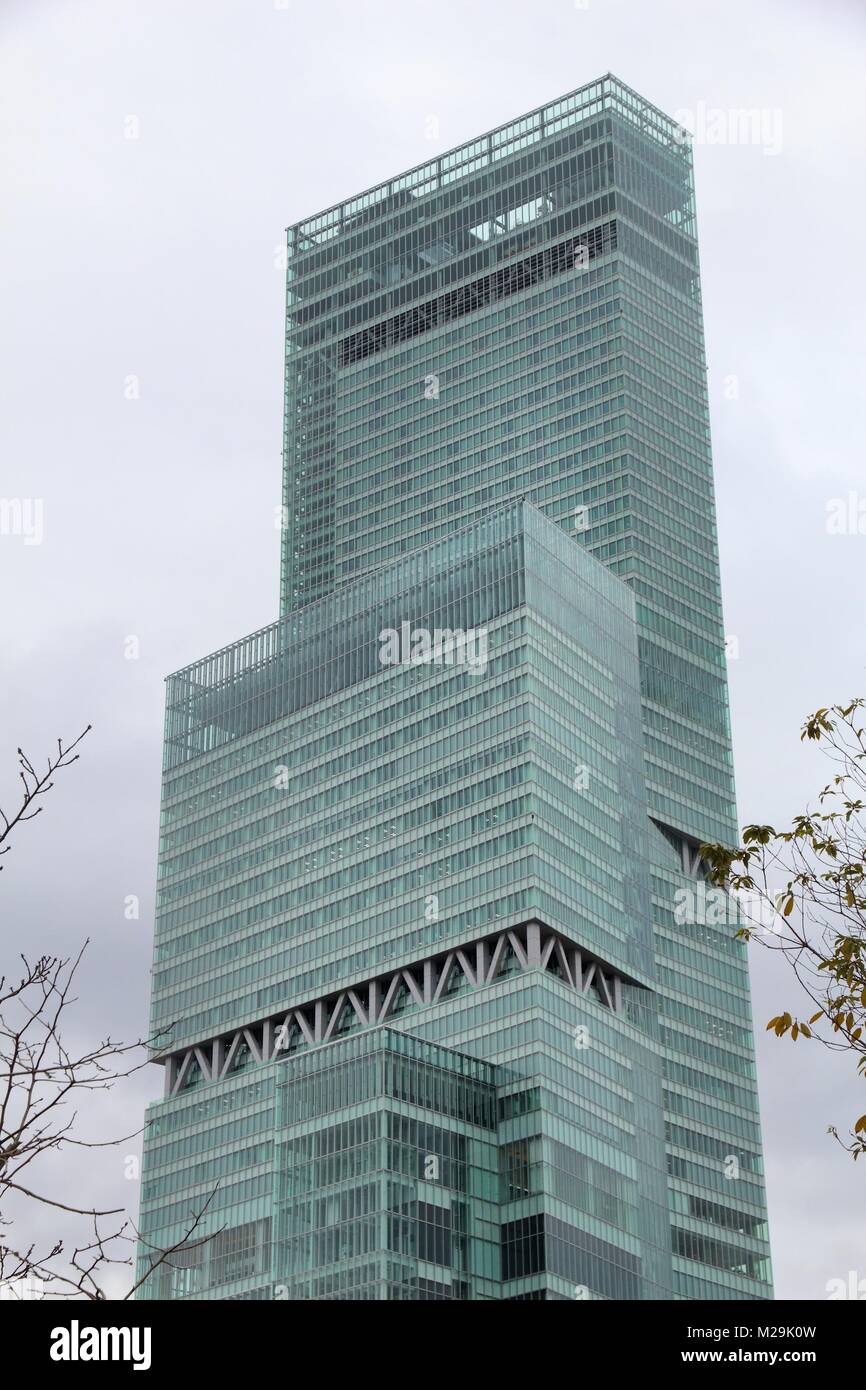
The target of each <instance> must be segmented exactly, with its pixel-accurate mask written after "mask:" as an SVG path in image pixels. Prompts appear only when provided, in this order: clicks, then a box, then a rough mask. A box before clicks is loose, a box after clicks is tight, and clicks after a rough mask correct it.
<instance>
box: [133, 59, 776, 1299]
mask: <svg viewBox="0 0 866 1390" xmlns="http://www.w3.org/2000/svg"><path fill="white" fill-rule="evenodd" d="M287 249H288V274H287V332H286V401H285V441H284V458H285V471H284V497H283V504H284V505H283V556H282V616H281V618H280V619H279V620H278V621H277V622H276V623H274V624H273V625H272V626H271V627H268V628H265V629H263V630H262V631H260V632H258V633H255V634H253V635H252V636H251V637H248V638H245V639H244V640H243V641H241V642H238V643H235V644H234V645H233V646H231V647H228V648H225V649H224V650H223V651H221V652H217V653H215V654H214V655H212V656H210V657H207V658H205V659H204V660H202V661H199V662H196V663H195V664H194V665H192V666H190V667H187V668H186V669H185V670H183V671H180V672H178V673H176V674H175V675H173V676H171V677H170V678H169V681H168V694H167V717H166V744H165V773H164V785H163V803H162V837H161V848H160V867H159V892H158V904H157V924H156V937H155V947H154V970H153V1005H152V1030H153V1032H154V1034H155V1035H156V1034H159V1035H160V1036H161V1047H160V1050H159V1053H158V1057H159V1060H161V1061H162V1063H163V1065H164V1067H165V1076H166V1091H165V1098H164V1099H163V1100H161V1101H159V1102H157V1103H156V1104H154V1105H153V1106H151V1107H150V1109H149V1111H148V1118H147V1128H146V1143H145V1159H144V1170H143V1186H142V1207H141V1227H142V1233H143V1237H144V1246H143V1248H144V1250H147V1249H148V1248H150V1247H155V1248H165V1247H168V1246H170V1245H173V1244H174V1243H175V1242H176V1241H177V1240H178V1239H180V1238H181V1236H182V1235H183V1232H184V1229H185V1223H186V1224H187V1225H188V1223H189V1220H190V1218H191V1215H192V1214H193V1213H194V1212H195V1211H196V1210H197V1209H199V1208H200V1207H201V1205H202V1204H203V1203H204V1202H205V1200H206V1199H207V1198H208V1196H209V1194H214V1195H213V1196H212V1197H211V1201H210V1204H209V1206H208V1209H207V1212H206V1215H205V1217H204V1219H203V1222H202V1225H201V1227H200V1228H199V1230H198V1231H197V1234H199V1235H200V1234H201V1233H202V1231H204V1232H208V1231H218V1232H219V1233H218V1234H216V1235H215V1236H214V1238H213V1239H212V1240H210V1241H208V1242H206V1243H205V1244H203V1245H196V1246H195V1247H194V1248H190V1249H189V1250H183V1251H181V1252H180V1253H179V1254H176V1255H174V1256H172V1258H171V1261H170V1263H169V1264H168V1265H165V1266H163V1267H162V1268H161V1270H160V1271H159V1272H158V1273H157V1275H155V1276H154V1277H153V1278H152V1279H151V1280H150V1281H149V1283H148V1285H147V1286H146V1288H145V1296H150V1297H193V1298H196V1297H197V1298H288V1299H349V1298H362V1299H436V1298H439V1299H520V1300H526V1299H545V1298H575V1297H578V1298H646V1299H653V1298H668V1297H685V1298H693V1299H715V1298H744V1297H745V1298H768V1297H771V1296H772V1294H771V1286H770V1282H769V1280H770V1271H769V1255H768V1245H767V1232H766V1210H765V1200H764V1191H763V1178H762V1162H761V1142H760V1126H759V1117H758V1109H757V1099H756V1087H755V1068H754V1053H753V1043H752V1033H751V1017H750V1003H749V986H748V972H747V966H746V960H745V954H744V952H745V948H744V947H743V946H742V944H741V943H739V942H737V941H735V939H734V930H735V928H734V926H733V925H731V923H730V921H727V920H724V919H725V917H726V915H727V913H726V911H723V912H722V913H719V911H718V910H715V911H713V912H707V911H706V910H705V904H706V902H707V899H708V895H707V893H706V892H705V891H704V889H703V885H702V883H701V879H702V876H703V869H702V866H701V862H700V856H699V854H698V847H699V845H700V844H701V843H702V842H704V841H707V840H723V841H726V842H732V841H733V840H734V838H735V836H736V818H735V815H736V813H735V804H734V788H733V774H732V759H731V748H730V734H729V723H728V707H727V684H726V674H725V640H724V630H723V626H722V614H721V600H720V587H719V573H718V553H717V546H716V535H715V512H714V499H713V477H712V460H711V451H710V440H709V425H708V408H707V395H706V380H705V361H704V347H703V327H702V315H701V302H700V282H699V267H698V251H697V241H696V233H695V214H694V196H693V183H692V165H691V152H690V148H689V145H688V142H687V140H686V139H685V138H684V133H683V132H682V131H681V130H680V129H679V128H678V127H677V126H676V125H675V124H674V123H673V122H672V121H671V120H669V119H668V117H666V116H665V115H663V114H662V113H661V112H660V111H658V110H656V109H655V108H654V107H652V106H651V105H649V104H648V103H647V102H645V101H644V100H643V99H642V98H640V97H639V96H638V95H637V94H636V93H634V92H632V91H631V90H630V89H629V88H627V87H625V86H624V85H623V84H622V83H620V82H619V81H618V80H617V79H615V78H613V77H611V76H607V77H605V78H603V79H601V80H600V81H598V82H595V83H592V84H591V85H589V86H587V87H584V88H581V89H580V90H579V91H577V92H575V93H573V94H571V95H570V96H567V97H564V98H562V99H561V100H559V101H557V102H554V103H553V104H552V105H550V106H547V107H544V108H543V109H541V110H538V111H535V112H532V113H530V114H529V115H527V116H524V117H521V118H520V119H519V120H517V121H515V122H513V123H511V124H510V125H508V126H506V127H503V128H501V129H498V130H494V131H492V132H490V133H489V134H487V135H484V136H481V137H480V138H479V139H477V140H474V141H472V142H471V143H470V144H468V145H465V146H463V147H461V148H460V149H457V150H454V151H451V152H450V153H448V154H445V155H442V156H441V157H439V158H437V159H435V160H432V161H430V162H429V163H427V164H425V165H423V166H421V167H419V168H418V169H415V170H412V171H410V172H409V173H407V174H404V175H401V176H400V177H398V178H395V179H392V180H389V181H388V182H387V183H384V184H382V185H380V186H378V187H377V188H374V189H372V190H370V191H369V192H368V193H365V194H363V195H361V196H360V197H357V198H353V199H352V200H350V201H349V202H346V203H343V204H340V205H339V206H338V207H336V208H332V209H330V210H329V211H327V212H325V213H322V214H321V215H319V216H317V217H314V218H311V219H309V220H307V221H305V222H302V223H299V224H297V225H296V226H293V227H291V228H289V230H288V248H287ZM716 908H717V904H716ZM720 917H721V919H722V920H720ZM215 1189H216V1190H215Z"/></svg>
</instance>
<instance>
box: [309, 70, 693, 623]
mask: <svg viewBox="0 0 866 1390" xmlns="http://www.w3.org/2000/svg"><path fill="white" fill-rule="evenodd" d="M624 217H625V218H627V219H628V222H629V226H630V228H631V229H632V230H633V232H634V233H635V234H638V235H639V234H641V231H642V233H643V235H649V236H651V237H652V239H653V241H654V243H655V250H656V251H657V257H656V259H657V261H658V262H660V263H661V264H662V273H663V274H666V275H667V276H668V277H669V278H673V279H674V280H675V281H676V282H677V284H678V286H679V287H680V288H681V289H682V290H683V291H684V292H685V293H686V294H688V295H696V294H697V281H696V275H697V246H696V242H695V225H694V199H693V190H692V173H691V151H690V148H689V145H688V142H687V140H686V138H685V134H684V132H683V131H682V129H681V128H680V127H678V126H677V125H676V124H675V123H674V122H673V121H672V120H671V119H670V118H669V117H667V116H665V115H664V114H663V113H662V112H661V111H659V110H658V109H657V108H656V107H654V106H651V105H650V104H649V103H648V102H646V101H645V100H644V99H643V98H642V97H640V96H638V94H637V93H635V92H633V91H632V90H631V89H630V88H628V87H626V86H625V85H624V84H623V83H621V82H619V81H618V80H617V79H616V78H615V77H613V76H611V75H610V74H608V75H607V76H605V77H603V78H601V79H600V80H599V81H596V82H592V83H590V84H589V85H587V86H585V87H581V88H580V89H579V90H577V91H575V92H573V93H571V94H570V95H568V96H564V97H562V98H560V99H559V100H558V101H555V102H552V103H550V104H549V105H547V106H544V107H541V108H539V109H538V110H536V111H532V112H530V113H528V114H527V115H525V116H522V117H520V118H519V119H518V120H515V121H511V122H510V123H509V124H508V125H505V126H501V127H499V128H498V129H496V130H492V131H490V132H488V133H487V134H485V135H482V136H480V137H479V138H478V139H475V140H472V141H471V142H469V143H468V144H466V145H462V146H460V147H459V148H457V149H454V150H451V151H449V152H448V153H446V154H443V155H441V156H439V157H438V158H437V159H434V160H430V161H429V162H428V163H425V164H423V165H419V166H418V167H417V168H415V169H412V170H410V171H409V172H408V173H404V174H401V175H399V176H398V177H396V178H393V179H390V180H388V181H387V182H386V183H382V184H379V185H378V186H377V187H375V188H372V189H370V190H369V191H368V192H366V193H362V194H361V195H360V196H358V197H356V198H352V199H350V200H348V201H346V202H343V203H340V204H338V205H337V206H335V207H333V208H330V209H328V210H327V211H326V212H323V213H320V214H319V215H318V216H316V217H312V218H308V219H306V220H305V221H303V222H299V223H297V224H296V225H295V226H292V227H290V228H289V229H288V233H287V237H288V247H287V250H288V272H287V285H286V297H287V309H286V377H285V431H284V496H283V502H284V513H283V516H284V522H285V525H284V530H283V555H282V611H283V612H284V613H286V612H289V611H291V610H293V609H296V608H300V607H303V606H305V605H306V604H308V603H311V602H313V601H314V600H316V599H318V598H321V597H323V596H324V595H325V594H328V593H330V592H331V591H332V590H333V589H334V588H335V587H337V586H338V585H339V584H341V583H344V582H345V581H346V580H347V579H350V578H353V577H355V576H356V575H357V574H359V573H361V572H363V571H364V570H365V569H368V568H371V567H375V566H376V565H377V564H381V563H385V562H387V561H388V560H391V559H393V558H395V557H396V556H397V555H398V554H400V553H402V552H403V551H404V550H407V549H411V548H414V546H416V545H418V544H425V543H428V542H430V541H432V540H435V539H438V538H439V537H440V536H442V535H444V534H446V533H447V531H448V530H449V529H451V528H452V527H453V526H454V525H458V526H462V525H467V524H470V523H471V522H472V521H473V520H475V519H476V517H477V515H478V514H479V512H480V511H482V510H483V509H484V508H486V507H487V506H488V505H489V503H490V501H491V500H493V499H494V497H495V500H496V502H497V503H502V502H505V501H507V500H509V498H510V497H511V496H517V495H520V494H521V493H522V492H527V495H530V496H532V497H533V500H535V501H536V502H537V503H538V505H539V506H541V507H542V508H543V509H544V510H548V511H549V512H550V513H551V514H553V515H554V516H556V512H557V509H556V508H555V507H554V508H549V507H547V506H546V501H547V499H546V498H545V497H544V496H543V495H539V494H538V492H537V490H534V489H533V488H532V479H531V478H530V477H527V469H526V468H525V467H523V466H521V465H518V466H516V467H515V466H508V467H507V468H506V469H505V470H504V471H503V469H501V468H497V458H496V455H497V453H499V454H502V453H503V451H502V450H497V444H498V443H499V437H501V425H502V421H501V420H497V419H491V420H489V421H486V420H483V419H479V416H480V415H482V414H483V412H484V410H485V408H487V409H488V413H490V407H493V409H494V410H496V409H497V408H498V402H495V401H494V400H493V398H492V397H490V398H488V394H487V390H486V388H488V387H489V384H490V383H489V380H488V377H489V373H490V369H489V367H488V365H487V363H485V362H484V361H483V360H481V359H478V370H477V372H474V373H473V371H472V358H474V357H475V356H476V353H477V336H478V330H479V328H480V327H481V326H482V325H485V324H486V325H491V326H492V329H493V331H494V332H496V331H497V325H498V324H500V323H503V322H504V321H503V314H502V312H501V310H503V309H505V308H506V307H508V308H509V309H510V317H511V319H512V320H513V318H514V315H515V313H519V310H520V307H521V306H522V305H524V304H526V301H527V292H528V291H530V290H531V289H532V288H533V287H536V288H537V287H539V286H542V287H544V286H547V287H549V289H550V291H551V294H550V295H548V296H547V297H548V299H549V298H551V297H552V294H553V292H554V288H555V286H556V285H557V282H558V281H561V280H562V278H563V277H569V276H572V273H573V272H574V271H575V270H577V271H578V272H581V273H583V278H584V279H585V281H586V283H587V285H589V284H590V283H591V281H590V277H589V275H588V273H587V272H589V270H590V269H591V268H592V267H593V266H594V263H595V262H598V261H601V260H602V259H603V258H605V257H610V255H611V254H612V253H613V252H614V251H615V250H616V248H617V247H621V246H622V245H623V235H624V233H625V238H626V241H627V240H628V231H626V230H625V228H624V227H623V226H622V219H623V218H624ZM596 278H597V277H593V279H596ZM508 301H512V303H511V304H510V305H509V304H508ZM531 308H532V305H530V306H529V307H528V309H527V312H531ZM576 309H577V312H579V310H580V306H576ZM498 311H499V312H498ZM586 317H587V319H589V317H590V313H589V312H588V313H587V315H586ZM570 327H571V330H572V331H573V330H574V328H575V327H576V325H575V323H573V322H572V323H571V325H570ZM568 330H569V326H568V325H567V324H562V323H560V324H559V326H557V327H553V326H552V327H550V328H548V329H547V331H546V332H542V333H541V334H540V335H539V338H540V341H539V343H538V344H536V347H537V348H538V349H539V351H537V352H536V354H535V358H536V359H537V360H536V361H535V367H536V369H537V370H540V372H541V373H542V374H544V369H545V366H546V365H547V357H550V358H551V360H552V358H553V356H555V355H558V353H559V349H558V348H557V340H561V339H562V338H563V337H567V333H568ZM506 336H507V337H512V338H513V343H512V344H511V345H509V344H508V343H507V342H505V341H504V339H503V343H502V348H501V351H500V354H499V355H500V356H501V357H502V356H504V355H505V354H506V353H507V351H508V349H509V346H512V347H513V349H514V350H515V351H516V350H517V348H518V346H519V345H518V341H517V337H518V335H517V334H516V333H511V334H507V335H506ZM401 348H403V349H406V350H404V351H401V350H400V349H401ZM455 352H456V353H457V354H458V355H459V354H461V352H462V356H463V358H464V363H463V366H464V370H463V373H462V376H463V390H462V394H461V397H460V400H459V401H458V399H457V395H456V392H454V391H453V390H452V389H451V388H452V387H453V386H454V385H455V384H456V380H455V377H456V374H455V373H454V372H453V371H451V373H450V375H451V378H452V379H451V380H450V381H449V380H448V376H449V366H450V367H452V368H453V367H454V366H456V365H457V362H456V361H455V358H454V355H453V354H454V353H455ZM449 354H450V356H449ZM372 359H375V361H374V360H372ZM524 375H525V373H524ZM371 382H373V383H375V384H374V385H373V387H372V389H371ZM395 384H396V390H397V391H398V392H400V393H402V398H401V403H400V408H399V409H398V410H397V412H396V417H397V418H396V419H395V420H394V422H393V423H392V422H391V420H390V419H389V420H388V429H387V431H386V432H385V435H384V437H381V432H380V431H378V430H377V429H376V426H377V424H378V423H383V421H382V420H381V417H382V416H383V414H385V413H386V412H387V411H388V406H389V402H388V401H387V400H386V399H385V398H386V396H387V394H388V390H389V389H390V388H392V387H395ZM522 385H523V387H524V388H525V387H528V386H529V383H528V382H526V381H524V382H523V383H522ZM520 387H521V383H520V382H519V381H518V382H517V383H516V384H515V391H514V392H512V395H513V396H515V395H516V403H515V405H514V406H512V408H511V410H510V411H509V414H511V415H520V413H521V412H522V410H523V408H524V406H526V407H527V408H528V407H529V406H530V405H531V404H534V403H536V402H534V401H533V400H532V398H531V396H529V398H528V399H526V400H523V401H521V399H520ZM449 393H450V394H449ZM525 394H526V395H528V394H529V393H528V392H526V393H525ZM536 395H537V392H536ZM446 401H447V404H448V411H449V412H450V411H451V409H452V407H453V408H456V410H457V412H458V415H459V417H460V418H459V419H457V418H452V417H451V415H450V414H446V412H443V411H441V410H440V411H436V410H434V409H431V408H430V406H431V405H433V404H435V405H438V404H440V403H445V402H446ZM514 424H515V421H514V420H512V422H511V431H512V432H513V429H514ZM475 426H478V428H475ZM437 431H438V433H437ZM498 435H499V437H497V436H498ZM580 444H581V441H580V440H579V439H578V440H577V441H576V447H575V448H574V449H573V450H572V451H571V453H570V455H569V459H568V461H567V464H566V467H565V469H564V471H565V472H571V473H572V474H574V473H575V472H576V469H577V466H578V464H579V462H580ZM428 445H429V447H428ZM556 471H557V473H561V472H562V471H563V468H562V467H561V466H557V470H556ZM500 473H501V474H502V476H499V475H500ZM499 484H504V485H502V486H499ZM571 491H573V490H571V489H569V492H571ZM474 494H478V496H477V497H475V496H474ZM576 495H577V494H575V496H576ZM558 500H560V501H566V502H567V503H568V504H569V505H571V506H572V510H573V506H574V505H576V502H575V499H574V498H572V497H571V496H570V495H569V497H568V498H567V499H566V498H565V497H564V495H563V497H561V498H559V499H558ZM587 539H588V538H587Z"/></svg>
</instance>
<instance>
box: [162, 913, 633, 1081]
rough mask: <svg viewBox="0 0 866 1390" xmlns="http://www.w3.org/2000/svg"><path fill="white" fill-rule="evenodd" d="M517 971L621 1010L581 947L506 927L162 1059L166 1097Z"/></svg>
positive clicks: (613, 978)
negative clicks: (243, 1058)
mask: <svg viewBox="0 0 866 1390" xmlns="http://www.w3.org/2000/svg"><path fill="white" fill-rule="evenodd" d="M506 963H507V966H508V971H509V973H510V972H511V971H514V970H518V971H522V970H544V971H547V972H548V973H550V974H554V975H557V976H558V977H559V978H560V979H562V980H563V981H564V982H565V983H566V984H568V985H570V986H571V988H572V989H574V990H575V991H576V992H577V993H578V994H581V995H585V996H589V995H592V996H593V997H594V998H595V999H596V1000H597V1002H599V1003H600V1004H602V1005H603V1006H604V1007H606V1008H608V1009H611V1010H612V1011H613V1012H614V1013H620V1012H621V1011H622V985H623V978H624V977H623V976H622V975H620V974H619V973H618V972H617V971H616V970H615V969H614V968H613V967H612V966H609V965H605V964H604V963H603V962H602V961H600V960H599V959H597V958H596V957H594V956H589V955H587V953H586V952H585V951H582V950H581V949H580V948H579V947H577V946H575V945H574V944H573V942H570V941H569V940H568V939H567V938H566V937H564V936H562V935H561V934H560V933H559V932H556V931H553V930H552V928H550V927H546V926H544V925H543V924H542V923H540V922H528V923H525V924H524V925H522V926H519V927H510V928H506V929H505V930H503V931H500V932H497V933H495V934H494V935H492V936H485V937H481V938H480V939H479V940H477V941H473V942H470V943H469V944H467V945H463V946H458V947H455V948H454V949H453V950H448V951H441V952H439V953H438V954H437V955H434V956H430V957H428V958H427V959H425V960H420V961H416V962H413V964H411V965H407V966H400V967H399V968H398V969H396V970H392V971H389V972H388V973H386V974H384V975H378V976H376V977H375V978H374V979H368V980H364V981H363V982H362V983H360V984H357V985H352V986H349V987H347V988H346V989H343V990H338V991H337V992H335V993H331V994H327V995H323V996H322V997H320V998H317V999H312V1000H310V1001H308V1002H307V1003H304V1004H298V1005H296V1006H293V1007H292V1008H290V1009H288V1010H287V1011H283V1012H281V1013H278V1014H275V1015H272V1016H271V1017H270V1018H267V1019H262V1020H259V1021H258V1022H257V1023H253V1024H250V1025H249V1026H244V1027H242V1028H238V1029H236V1030H235V1031H233V1032H231V1033H225V1034H223V1035H221V1036H220V1037H217V1038H211V1039H209V1040H208V1041H206V1042H201V1043H194V1044H193V1045H192V1046H190V1047H186V1048H184V1049H183V1050H182V1051H178V1052H171V1053H168V1054H165V1053H164V1054H163V1055H162V1056H161V1057H158V1058H156V1059H155V1060H157V1061H163V1062H164V1063H165V1095H166V1096H175V1095H178V1093H179V1092H181V1091H182V1090H183V1089H184V1087H185V1085H186V1084H187V1082H188V1080H189V1076H190V1069H191V1068H192V1069H193V1070H194V1064H197V1065H198V1067H199V1069H200V1072H201V1075H202V1077H203V1078H204V1080H205V1081H219V1080H222V1079H223V1078H224V1077H226V1076H228V1075H229V1074H230V1073H231V1071H232V1070H233V1068H234V1066H235V1064H236V1062H237V1059H238V1054H239V1052H242V1051H243V1049H244V1047H246V1048H247V1049H248V1051H249V1054H250V1056H251V1057H252V1060H253V1062H254V1063H261V1062H269V1061H271V1060H272V1058H274V1057H276V1056H278V1055H279V1054H280V1053H281V1052H286V1051H294V1050H295V1048H296V1046H301V1047H304V1046H308V1047H316V1046H319V1045H320V1044H322V1043H326V1042H330V1041H331V1039H332V1038H335V1037H338V1036H340V1025H341V1022H342V1021H343V1019H344V1016H345V1014H346V1011H347V1010H348V1011H349V1012H350V1016H352V1015H353V1016H354V1020H353V1021H354V1022H355V1023H358V1024H360V1025H361V1026H362V1027H365V1028H369V1027H373V1026H375V1025H376V1024H379V1023H384V1022H385V1020H386V1019H387V1018H389V1017H394V1016H395V1013H396V1011H397V1009H396V1006H397V1005H398V1002H399V1001H402V1002H401V1003H400V1007H399V1012H400V1013H402V1012H403V1009H404V1008H406V1007H407V1006H408V1007H409V1008H413V1009H414V1008H424V1007H425V1006H427V1005H430V1004H438V1003H440V1001H441V1000H442V999H443V998H444V997H445V996H446V995H447V994H448V991H449V986H450V985H451V983H452V980H453V978H454V976H455V972H456V974H457V976H458V977H459V976H461V975H462V977H463V978H464V979H465V980H466V981H467V982H468V984H469V985H470V986H472V987H473V988H479V987H480V986H482V985H489V984H491V983H492V982H493V981H494V980H495V979H496V977H497V976H498V975H499V974H500V973H502V971H503V970H504V968H505V966H506Z"/></svg>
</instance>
